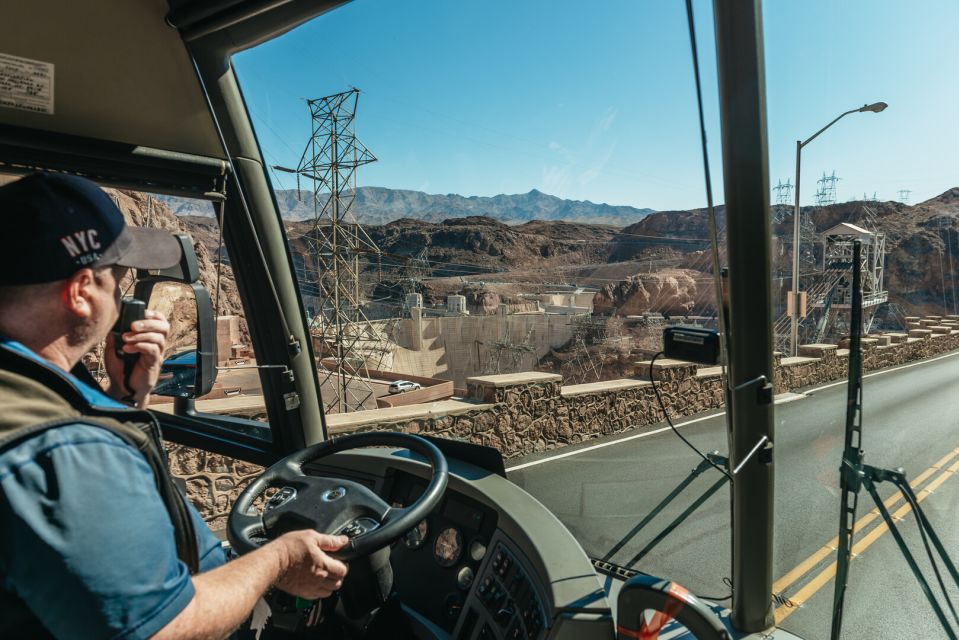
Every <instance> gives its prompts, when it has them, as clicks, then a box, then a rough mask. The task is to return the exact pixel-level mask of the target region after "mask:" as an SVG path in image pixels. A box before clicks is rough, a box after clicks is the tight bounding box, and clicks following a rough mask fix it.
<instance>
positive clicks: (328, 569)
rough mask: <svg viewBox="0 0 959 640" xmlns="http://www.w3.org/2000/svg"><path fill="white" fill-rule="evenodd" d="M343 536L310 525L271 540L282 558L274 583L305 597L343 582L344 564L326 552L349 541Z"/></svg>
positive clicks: (316, 595) (318, 595) (313, 597)
mask: <svg viewBox="0 0 959 640" xmlns="http://www.w3.org/2000/svg"><path fill="white" fill-rule="evenodd" d="M349 541H350V539H349V538H347V537H346V536H331V535H327V534H325V533H317V532H316V531H313V530H312V529H307V530H304V531H291V532H290V533H284V534H283V535H282V536H280V537H279V538H277V539H276V540H274V541H273V542H271V543H270V544H275V545H279V546H280V549H279V550H280V551H281V558H283V561H282V562H283V564H282V571H281V573H280V579H279V580H277V583H276V586H277V587H279V588H280V589H282V590H283V591H286V592H287V593H289V594H290V595H294V596H299V597H301V598H304V599H306V600H316V599H318V598H326V597H328V596H329V595H330V594H331V593H333V592H334V591H337V590H338V589H339V588H340V587H342V586H343V578H344V577H345V576H346V565H345V564H343V563H342V562H340V561H339V560H337V559H335V558H331V557H330V556H328V555H326V553H325V552H326V551H336V550H337V549H340V548H341V547H342V546H343V545H345V544H346V543H347V542H349Z"/></svg>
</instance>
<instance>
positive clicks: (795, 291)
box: [789, 102, 889, 356]
mask: <svg viewBox="0 0 959 640" xmlns="http://www.w3.org/2000/svg"><path fill="white" fill-rule="evenodd" d="M888 106H889V105H887V104H886V103H885V102H874V103H872V104H867V105H863V106H862V107H860V108H858V109H850V110H849V111H846V112H845V113H841V114H839V116H838V117H837V118H836V119H835V120H833V121H832V122H830V123H829V124H827V125H826V126H825V127H823V128H822V129H820V130H819V131H817V132H816V133H814V134H812V135H811V136H810V137H809V138H807V139H806V140H804V141H800V140H796V207H795V210H794V211H793V274H792V290H791V291H790V292H789V295H790V296H792V313H791V314H790V322H789V345H790V355H792V356H796V355H799V165H800V156H801V154H802V148H803V147H805V146H806V145H807V144H809V143H810V142H812V141H813V140H815V139H816V138H817V137H819V134H821V133H822V132H823V131H825V130H826V129H828V128H829V127H831V126H833V125H834V124H836V123H837V122H839V120H841V119H842V118H844V117H845V116H848V115H849V114H850V113H862V112H864V111H871V112H873V113H879V112H880V111H882V110H883V109H885V108H886V107H888Z"/></svg>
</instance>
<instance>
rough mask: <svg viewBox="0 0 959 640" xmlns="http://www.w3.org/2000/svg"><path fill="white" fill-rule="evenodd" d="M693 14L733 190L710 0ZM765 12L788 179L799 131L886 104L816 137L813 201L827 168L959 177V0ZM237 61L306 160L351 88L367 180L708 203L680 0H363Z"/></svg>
mask: <svg viewBox="0 0 959 640" xmlns="http://www.w3.org/2000/svg"><path fill="white" fill-rule="evenodd" d="M917 7H919V8H921V11H919V10H917ZM694 8H695V12H696V19H697V20H696V21H697V35H698V42H699V51H700V65H701V70H702V74H703V82H704V92H705V95H704V97H705V101H706V105H705V106H706V117H707V134H708V136H709V142H710V160H711V164H712V168H713V179H714V188H715V190H716V194H715V196H714V197H715V200H716V201H717V202H722V201H723V195H722V187H721V184H722V183H721V178H722V174H721V155H720V147H719V144H720V131H719V120H718V117H719V116H718V98H717V87H716V61H715V55H714V40H713V23H712V11H711V2H705V1H703V0H696V1H695V2H694ZM764 13H765V15H764V20H765V41H766V82H767V115H768V121H769V162H770V181H771V184H772V185H775V184H776V183H777V181H778V180H783V181H785V180H786V179H790V180H792V179H793V174H794V172H795V144H796V142H795V141H796V140H797V138H803V139H805V138H806V137H808V136H809V135H811V134H812V133H814V132H815V131H816V130H817V129H819V128H820V127H821V126H823V125H825V124H826V123H827V122H829V121H830V120H831V119H832V118H834V117H835V116H836V115H838V114H839V113H841V112H843V111H846V110H848V109H852V108H855V107H858V106H861V105H862V104H864V103H871V102H876V101H879V100H883V101H885V102H888V103H889V105H890V106H889V108H888V109H887V110H886V111H885V112H883V113H881V114H872V113H863V114H859V113H857V114H852V115H850V116H847V117H846V118H844V119H843V120H842V121H841V122H839V123H837V124H836V125H835V126H834V127H833V128H831V129H830V130H829V131H828V132H827V133H825V134H823V135H822V136H821V137H820V138H818V139H817V140H816V141H815V142H813V143H812V144H810V145H809V146H808V147H806V148H805V149H804V150H803V163H802V165H803V187H804V188H803V190H802V201H803V204H811V203H812V202H813V197H814V193H815V190H816V185H815V179H816V178H818V177H819V176H821V175H822V173H823V172H824V171H825V172H832V171H833V170H835V172H836V175H837V176H839V177H840V182H839V183H838V188H837V191H838V198H839V200H841V201H842V200H847V199H850V198H852V197H854V196H856V197H861V196H862V194H863V193H864V192H865V193H868V194H869V195H870V196H871V195H872V194H873V192H875V193H876V195H877V197H879V199H881V200H889V199H898V195H897V192H898V190H900V189H910V190H911V191H912V194H911V195H910V197H909V199H910V201H911V202H913V203H915V202H919V201H921V200H924V199H927V198H930V197H933V196H935V195H938V194H939V193H941V192H942V191H945V190H946V189H948V188H950V187H953V186H959V171H957V168H959V162H957V151H959V144H957V143H959V139H957V123H956V117H955V116H956V111H957V107H956V105H957V104H959V101H957V98H959V81H956V80H955V78H956V77H957V74H956V71H957V67H959V39H957V38H955V37H954V28H955V25H956V24H959V2H955V1H954V0H952V1H949V2H947V1H932V0H926V1H924V2H922V3H919V4H913V3H906V2H894V1H892V0H870V1H851V0H843V1H841V2H840V1H835V2H826V1H814V0H802V1H800V0H790V1H788V2H787V1H786V0H770V1H768V2H765V3H764ZM235 63H236V67H237V69H238V72H239V75H240V79H241V82H242V85H243V90H244V93H245V96H246V99H247V102H248V104H249V107H250V109H251V111H252V113H253V120H254V125H255V126H256V128H257V133H258V135H259V137H260V141H261V144H262V146H263V149H264V152H265V154H266V156H267V159H268V161H269V162H270V163H274V164H281V165H285V166H296V162H297V160H298V159H299V156H300V153H301V152H302V149H303V147H304V145H305V142H306V140H307V138H308V136H309V133H310V128H309V127H310V122H309V112H308V110H307V107H306V104H305V99H307V98H318V97H321V96H325V95H328V94H332V93H337V92H339V91H343V90H346V89H348V88H350V87H353V86H355V87H358V88H359V89H361V91H362V92H363V93H362V95H361V97H360V103H359V109H358V114H357V122H356V133H357V135H358V137H359V138H360V139H361V140H362V141H363V142H364V143H365V144H366V145H367V146H368V147H369V148H370V149H371V150H372V151H373V153H374V154H375V155H376V156H377V157H378V159H379V161H378V162H377V163H375V164H372V165H368V166H366V167H363V168H362V169H361V170H360V173H359V179H358V184H359V185H361V186H362V185H370V186H384V187H391V188H397V189H414V190H420V191H426V192H428V193H458V194H462V195H467V196H470V195H480V196H491V195H496V194H500V193H510V194H511V193H525V192H527V191H529V190H530V189H534V188H535V189H539V190H540V191H543V192H546V193H550V194H554V195H557V196H560V197H563V198H571V199H578V200H591V201H593V202H607V203H610V204H625V205H632V206H636V207H651V208H654V209H659V210H662V209H681V208H690V207H697V206H703V205H704V204H705V200H706V199H705V190H704V182H703V175H702V159H701V152H700V148H699V129H698V122H697V116H696V103H695V86H694V84H693V72H692V62H691V56H690V48H689V39H688V35H687V26H686V15H685V3H684V2H682V1H681V0H600V1H597V2H593V3H583V2H575V1H573V0H550V1H549V2H547V1H546V0H520V1H517V0H513V1H511V2H507V1H505V0H487V1H486V2H482V3H477V2H470V3H466V2H459V1H452V2H451V1H450V0H409V1H407V2H402V3H401V2H396V1H395V0H355V2H353V3H351V4H348V5H346V6H344V7H342V8H340V9H337V10H335V11H333V12H330V13H328V14H326V15H324V16H321V17H320V18H318V19H316V20H314V21H312V22H310V23H308V24H306V25H304V26H302V27H300V28H298V29H296V30H294V31H292V32H290V33H288V34H286V35H284V36H282V37H280V38H278V39H276V40H274V41H272V42H269V43H267V44H264V45H261V46H260V47H258V48H256V49H253V50H251V51H248V52H244V53H242V54H239V55H238V56H237V58H236V59H235ZM275 180H276V181H278V182H277V185H278V186H279V187H281V188H291V187H293V186H294V185H295V180H294V179H292V176H289V175H286V174H279V176H278V178H275Z"/></svg>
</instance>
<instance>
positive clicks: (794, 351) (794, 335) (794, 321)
mask: <svg viewBox="0 0 959 640" xmlns="http://www.w3.org/2000/svg"><path fill="white" fill-rule="evenodd" d="M801 154H802V142H801V141H799V140H796V207H795V209H793V277H792V285H791V286H790V288H791V291H790V292H789V295H790V296H792V313H791V314H790V318H789V355H791V356H798V355H799V226H800V224H799V159H800V155H801Z"/></svg>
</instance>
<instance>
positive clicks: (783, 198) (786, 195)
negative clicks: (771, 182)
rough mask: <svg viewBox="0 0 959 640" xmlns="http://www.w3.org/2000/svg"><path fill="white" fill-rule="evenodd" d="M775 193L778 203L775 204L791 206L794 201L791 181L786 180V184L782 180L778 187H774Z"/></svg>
mask: <svg viewBox="0 0 959 640" xmlns="http://www.w3.org/2000/svg"><path fill="white" fill-rule="evenodd" d="M773 191H774V192H775V193H776V202H775V204H785V205H788V204H790V203H791V202H792V199H793V185H792V182H790V181H789V180H786V182H785V183H784V182H783V181H782V180H780V181H779V182H778V183H777V184H776V186H775V187H773Z"/></svg>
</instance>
